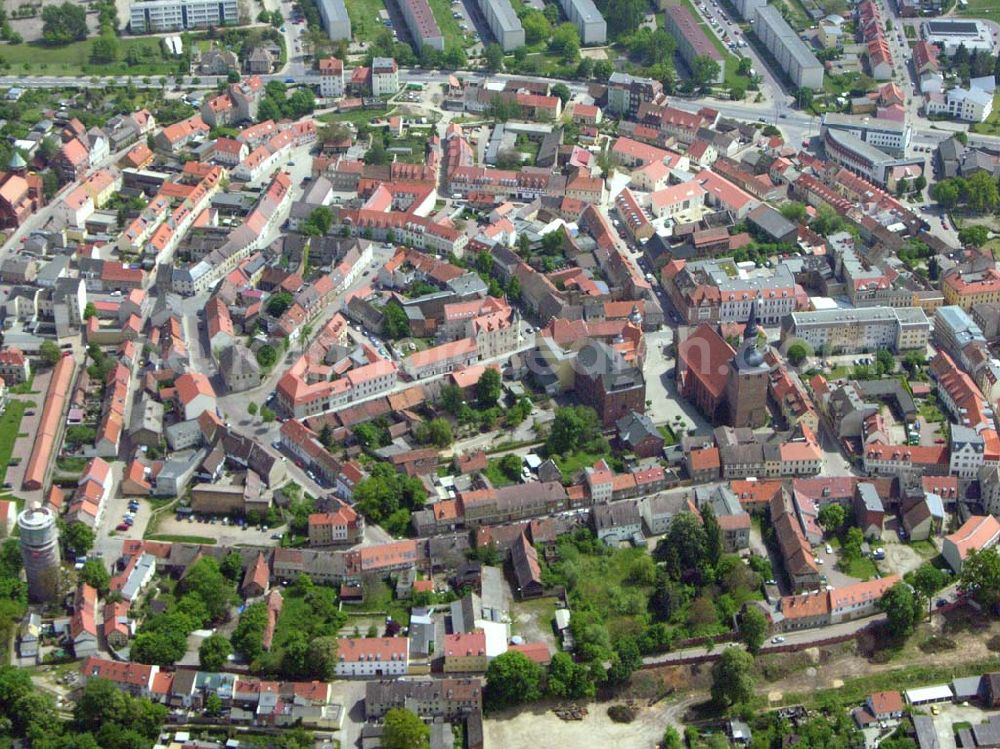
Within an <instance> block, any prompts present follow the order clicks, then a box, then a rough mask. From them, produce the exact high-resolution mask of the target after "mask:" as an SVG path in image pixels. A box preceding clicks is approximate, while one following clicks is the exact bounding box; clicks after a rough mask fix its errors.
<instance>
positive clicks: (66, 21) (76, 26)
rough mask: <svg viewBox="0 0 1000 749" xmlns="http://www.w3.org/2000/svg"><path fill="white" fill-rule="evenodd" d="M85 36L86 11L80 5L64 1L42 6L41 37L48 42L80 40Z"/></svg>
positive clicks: (59, 42) (64, 42) (67, 42)
mask: <svg viewBox="0 0 1000 749" xmlns="http://www.w3.org/2000/svg"><path fill="white" fill-rule="evenodd" d="M86 38H87V12H86V10H85V9H84V7H83V6H82V5H76V4H75V3H70V2H65V3H63V4H62V5H46V6H45V7H44V8H42V39H44V40H45V42H46V43H48V44H69V43H70V42H82V41H83V40H84V39H86Z"/></svg>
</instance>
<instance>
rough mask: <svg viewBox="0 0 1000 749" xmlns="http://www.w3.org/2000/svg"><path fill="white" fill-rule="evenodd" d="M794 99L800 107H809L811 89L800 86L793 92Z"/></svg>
mask: <svg viewBox="0 0 1000 749" xmlns="http://www.w3.org/2000/svg"><path fill="white" fill-rule="evenodd" d="M795 101H796V102H797V103H798V105H799V108H800V109H809V107H811V106H812V104H813V90H812V89H811V88H805V87H802V88H800V89H799V90H798V91H796V92H795Z"/></svg>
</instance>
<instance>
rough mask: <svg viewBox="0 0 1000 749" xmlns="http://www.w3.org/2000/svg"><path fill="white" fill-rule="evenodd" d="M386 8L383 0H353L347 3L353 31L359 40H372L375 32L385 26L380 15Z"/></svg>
mask: <svg viewBox="0 0 1000 749" xmlns="http://www.w3.org/2000/svg"><path fill="white" fill-rule="evenodd" d="M383 10H385V3H384V2H383V1H382V0H353V1H352V2H350V3H347V15H349V16H350V17H351V31H352V32H353V35H354V38H355V39H356V40H357V41H359V42H370V41H372V40H373V39H374V38H375V33H376V32H377V31H378V30H379V29H381V28H384V27H383V26H382V19H381V17H380V16H379V13H380V12H381V11H383Z"/></svg>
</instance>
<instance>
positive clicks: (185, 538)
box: [146, 533, 216, 546]
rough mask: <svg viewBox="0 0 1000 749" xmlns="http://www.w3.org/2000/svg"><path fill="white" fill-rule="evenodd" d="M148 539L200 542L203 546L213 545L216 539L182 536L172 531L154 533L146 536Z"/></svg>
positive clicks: (184, 542) (182, 542) (174, 542)
mask: <svg viewBox="0 0 1000 749" xmlns="http://www.w3.org/2000/svg"><path fill="white" fill-rule="evenodd" d="M146 538H147V539H149V540H150V541H167V542H169V543H172V544H201V545H203V546H215V544H216V539H214V538H209V537H208V536H182V535H179V534H174V533H154V534H153V535H152V536H146Z"/></svg>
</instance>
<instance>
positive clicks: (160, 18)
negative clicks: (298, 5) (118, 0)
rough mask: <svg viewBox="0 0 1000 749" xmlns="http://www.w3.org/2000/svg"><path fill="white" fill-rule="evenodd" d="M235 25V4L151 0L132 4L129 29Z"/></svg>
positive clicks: (145, 31)
mask: <svg viewBox="0 0 1000 749" xmlns="http://www.w3.org/2000/svg"><path fill="white" fill-rule="evenodd" d="M341 2H343V0H341ZM236 23H239V5H238V3H237V1H236V0H211V2H210V1H209V0H151V2H145V3H132V5H131V6H130V8H129V29H130V30H131V31H132V33H133V34H152V33H156V32H160V31H182V30H184V29H204V28H208V27H209V26H227V25H233V24H236Z"/></svg>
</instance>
